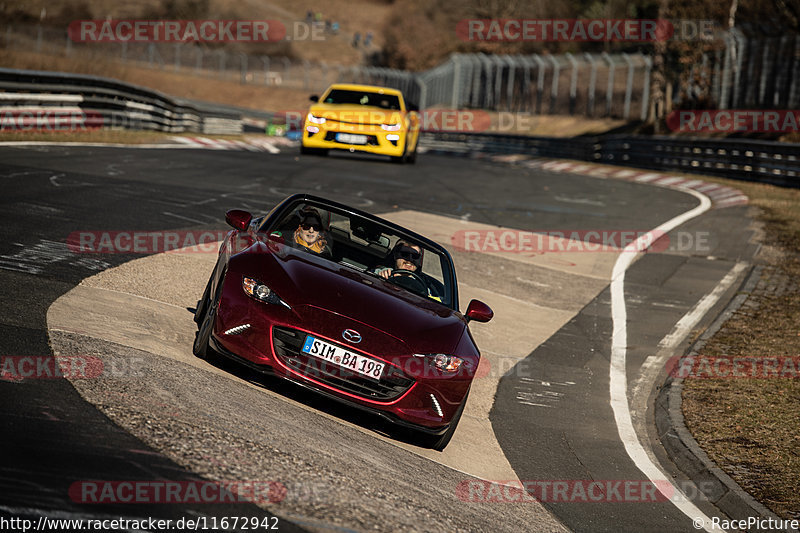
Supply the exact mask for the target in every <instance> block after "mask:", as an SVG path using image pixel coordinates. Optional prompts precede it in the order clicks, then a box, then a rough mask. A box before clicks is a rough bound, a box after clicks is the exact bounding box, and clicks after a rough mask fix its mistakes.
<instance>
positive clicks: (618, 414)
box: [609, 189, 713, 532]
mask: <svg viewBox="0 0 800 533" xmlns="http://www.w3.org/2000/svg"><path fill="white" fill-rule="evenodd" d="M681 190H683V191H684V192H687V193H689V194H691V195H693V196H694V197H696V198H697V199H699V200H700V205H699V206H697V207H695V208H694V209H691V210H689V211H687V212H685V213H683V214H681V215H678V216H677V217H675V218H673V219H671V220H668V221H667V222H665V223H664V224H661V225H660V226H658V227H657V228H655V229H653V230H651V231H650V232H648V234H645V235H642V236H641V237H639V238H638V239H637V240H636V241H634V242H632V243H631V244H629V245H628V246H626V247H625V249H624V250H623V251H622V253H621V254H620V255H619V257H618V258H617V261H616V262H615V263H614V270H613V272H612V275H611V320H612V324H613V331H612V334H611V364H610V365H609V366H610V370H609V377H610V380H609V381H610V382H609V393H610V401H611V409H612V410H613V411H614V419H615V421H616V424H617V431H618V433H619V437H620V440H622V444H623V445H624V446H625V451H626V452H627V454H628V457H630V458H631V460H632V461H633V462H634V464H635V465H636V467H637V468H638V469H639V470H641V471H642V473H643V474H644V475H645V476H647V477H648V479H650V481H652V482H653V484H654V486H656V487H658V489H659V491H661V492H662V493H663V494H664V496H666V497H667V498H669V499H670V501H672V503H673V504H674V505H675V506H676V507H677V508H678V509H679V510H680V511H681V512H682V513H683V514H685V515H686V516H687V517H689V519H690V520H695V519H698V518H700V519H702V520H703V523H704V524H705V525H704V528H705V529H706V531H709V532H710V531H713V530H712V529H710V527H711V526H710V525H711V520H710V519H709V518H708V517H707V516H706V515H705V513H703V512H702V511H701V510H700V509H698V508H697V506H696V505H694V504H693V503H692V502H691V501H690V500H689V499H688V498H687V497H686V496H685V495H684V494H683V492H681V490H680V489H679V488H678V487H676V486H675V485H674V484H672V483H671V482H670V481H669V476H667V475H666V474H665V473H663V472H662V471H661V470H660V469H659V468H658V467H657V466H656V465H655V463H653V461H652V460H651V459H650V457H649V456H648V454H647V452H646V451H645V449H644V447H643V446H642V444H641V443H640V442H639V438H638V437H637V435H636V430H635V429H634V427H633V420H632V419H631V412H630V405H629V404H628V378H627V375H626V368H625V365H626V358H627V344H628V329H627V320H628V313H627V309H626V307H625V272H626V271H627V269H628V268H629V267H630V266H631V264H632V263H633V261H634V260H635V259H636V257H638V255H639V254H640V253H641V252H642V251H643V250H644V249H645V248H646V247H647V244H648V243H649V242H653V238H654V234H656V233H658V232H664V233H667V232H669V231H671V230H672V229H674V228H676V227H678V226H680V225H681V224H683V223H684V222H686V221H688V220H691V219H693V218H695V217H697V216H700V215H701V214H703V213H705V212H706V211H708V210H709V209H710V208H711V200H710V199H709V198H708V197H707V196H705V195H702V194H700V193H698V192H696V191H693V190H691V189H681ZM665 482H666V483H665ZM666 484H669V490H665V489H666V487H665V485H666ZM668 492H672V494H667V493H668Z"/></svg>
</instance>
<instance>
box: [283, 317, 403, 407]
mask: <svg viewBox="0 0 800 533" xmlns="http://www.w3.org/2000/svg"><path fill="white" fill-rule="evenodd" d="M305 338H306V334H305V333H303V332H302V331H298V330H295V329H290V328H281V327H273V328H272V345H273V348H274V349H275V355H276V356H277V357H278V359H280V361H281V362H282V363H283V364H285V365H286V366H288V367H289V368H291V369H292V370H294V371H295V372H297V373H298V374H301V375H304V376H308V377H311V378H314V379H316V380H317V381H320V382H322V383H325V384H326V385H330V386H331V387H334V388H336V389H338V390H341V391H344V392H349V393H350V394H355V395H357V396H360V397H362V398H367V399H370V400H382V401H389V400H393V399H395V398H398V397H399V396H401V395H402V394H403V393H404V392H406V391H407V390H408V389H409V388H411V385H413V384H414V380H413V379H411V378H409V377H407V376H406V375H405V374H403V373H402V372H401V371H400V370H398V369H397V368H395V367H393V366H392V365H389V364H387V365H386V367H385V368H384V372H383V376H381V379H380V380H371V379H367V378H364V377H354V378H349V377H344V376H342V375H341V372H342V369H341V368H340V367H338V366H336V365H332V364H330V363H328V362H327V361H324V360H322V359H319V358H317V357H314V356H311V355H308V354H306V353H303V352H302V351H301V348H302V347H303V342H305Z"/></svg>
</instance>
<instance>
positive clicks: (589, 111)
mask: <svg viewBox="0 0 800 533" xmlns="http://www.w3.org/2000/svg"><path fill="white" fill-rule="evenodd" d="M583 57H585V58H586V60H587V61H588V62H589V64H590V65H591V72H590V73H589V90H588V94H587V95H586V116H587V117H591V116H594V97H595V89H596V87H597V60H596V59H595V58H594V56H593V55H592V54H590V53H589V52H586V53H585V54H583Z"/></svg>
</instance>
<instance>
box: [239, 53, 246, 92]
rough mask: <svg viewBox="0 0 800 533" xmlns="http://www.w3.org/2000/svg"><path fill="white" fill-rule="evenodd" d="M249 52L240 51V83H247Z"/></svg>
mask: <svg viewBox="0 0 800 533" xmlns="http://www.w3.org/2000/svg"><path fill="white" fill-rule="evenodd" d="M247 63H248V61H247V54H244V53H239V83H241V84H242V85H244V84H245V83H247Z"/></svg>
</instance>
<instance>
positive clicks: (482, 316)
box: [464, 300, 494, 322]
mask: <svg viewBox="0 0 800 533" xmlns="http://www.w3.org/2000/svg"><path fill="white" fill-rule="evenodd" d="M464 316H466V317H467V322H469V321H470V320H474V321H476V322H489V321H490V320H491V319H492V317H493V316H494V311H492V308H491V307H489V306H488V305H486V304H485V303H483V302H481V301H480V300H472V301H471V302H470V303H469V305H468V306H467V312H466V314H465V315H464Z"/></svg>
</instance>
